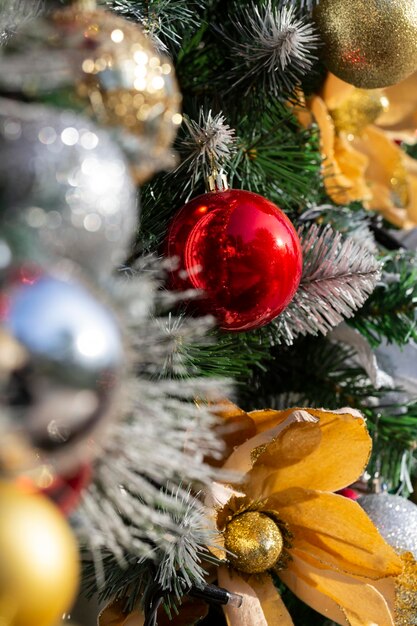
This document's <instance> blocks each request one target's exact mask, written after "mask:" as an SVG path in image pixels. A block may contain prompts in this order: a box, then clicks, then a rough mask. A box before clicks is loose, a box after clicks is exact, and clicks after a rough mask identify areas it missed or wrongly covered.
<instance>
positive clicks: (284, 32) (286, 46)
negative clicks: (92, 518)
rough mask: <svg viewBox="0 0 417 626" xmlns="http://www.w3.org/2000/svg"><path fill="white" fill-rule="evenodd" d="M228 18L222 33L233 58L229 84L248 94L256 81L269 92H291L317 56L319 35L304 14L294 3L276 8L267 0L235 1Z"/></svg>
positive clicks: (274, 94) (272, 93) (277, 94)
mask: <svg viewBox="0 0 417 626" xmlns="http://www.w3.org/2000/svg"><path fill="white" fill-rule="evenodd" d="M232 22H234V24H235V28H234V32H233V34H230V35H229V34H228V35H226V37H227V40H228V41H229V44H230V46H231V51H230V54H231V57H232V58H234V59H237V62H235V65H234V68H233V72H232V75H234V83H233V88H234V89H236V88H237V87H238V88H240V89H243V90H244V92H245V94H248V93H249V92H250V91H251V90H252V88H253V86H254V85H255V84H256V85H259V87H260V88H261V89H262V90H264V91H266V92H267V93H269V94H270V95H271V96H279V95H281V94H282V93H289V94H291V93H293V92H294V90H295V88H296V87H297V86H298V85H300V83H301V79H302V78H303V77H304V76H305V75H306V74H307V73H308V72H310V70H311V69H312V66H313V64H314V62H315V61H316V59H317V50H318V42H319V38H318V35H317V34H316V33H315V32H314V27H313V25H312V24H311V23H310V22H309V21H308V20H307V18H306V17H304V16H299V15H298V14H297V11H296V9H295V6H294V5H293V6H288V3H286V4H285V5H283V6H282V7H281V8H276V7H275V6H274V5H273V4H272V1H271V0H267V1H266V2H263V3H261V6H260V7H250V8H246V9H243V10H241V9H239V7H238V5H235V7H234V11H233V20H232Z"/></svg>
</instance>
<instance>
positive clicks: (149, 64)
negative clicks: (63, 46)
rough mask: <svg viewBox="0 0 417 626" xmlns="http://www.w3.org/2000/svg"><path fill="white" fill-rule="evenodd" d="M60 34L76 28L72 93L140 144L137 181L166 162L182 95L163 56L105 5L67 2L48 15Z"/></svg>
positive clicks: (136, 30)
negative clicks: (79, 55) (78, 55)
mask: <svg viewBox="0 0 417 626" xmlns="http://www.w3.org/2000/svg"><path fill="white" fill-rule="evenodd" d="M52 19H53V22H54V24H55V26H56V29H57V32H59V33H60V35H62V37H64V38H65V37H68V36H70V37H71V35H73V33H74V32H75V33H78V34H79V35H80V36H81V37H82V39H79V45H81V48H82V49H83V51H84V58H83V59H82V60H81V59H80V62H81V65H80V67H79V70H80V73H79V76H78V81H77V83H76V93H77V95H78V97H79V98H81V99H83V100H84V101H85V103H86V104H87V105H88V106H89V108H90V109H91V112H92V113H93V114H94V116H95V117H96V118H97V120H98V121H99V122H101V123H103V124H107V125H110V126H123V127H124V128H125V129H126V130H127V131H129V132H130V133H132V134H133V135H136V136H137V137H139V139H140V140H141V142H143V144H144V146H143V147H144V149H145V150H144V156H145V154H147V155H148V162H147V159H146V158H144V160H143V162H142V163H141V164H137V165H136V168H135V172H136V178H137V179H138V182H143V181H144V180H146V179H147V178H148V177H149V175H150V174H151V173H152V172H153V170H154V167H153V165H152V162H155V161H156V162H157V161H158V160H159V161H165V160H166V158H167V155H166V151H167V150H168V149H169V148H170V146H171V144H172V142H173V141H174V138H175V135H176V132H177V129H178V126H179V124H180V123H181V120H182V116H181V114H180V104H181V95H180V92H179V89H178V86H177V82H176V79H175V75H174V69H173V66H172V64H171V63H170V61H169V59H168V58H165V57H162V56H161V55H160V54H159V53H158V52H157V51H156V49H155V48H154V46H153V44H152V42H151V40H150V39H149V38H148V37H146V36H145V34H144V33H143V31H142V30H141V29H140V28H139V26H137V25H134V24H132V23H131V22H128V21H126V20H124V19H122V18H119V17H116V16H114V15H113V14H111V13H109V12H106V11H104V10H98V9H97V10H95V11H83V10H80V9H79V8H77V6H75V7H69V8H67V9H64V10H62V11H57V12H56V13H54V14H53V18H52Z"/></svg>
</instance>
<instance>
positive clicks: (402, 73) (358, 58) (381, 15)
mask: <svg viewBox="0 0 417 626" xmlns="http://www.w3.org/2000/svg"><path fill="white" fill-rule="evenodd" d="M314 21H315V23H316V26H317V28H318V30H319V33H320V36H321V40H322V43H323V47H322V58H323V61H324V63H325V64H326V66H327V67H328V69H329V70H330V71H331V72H333V74H335V75H336V76H338V77H339V78H341V79H342V80H344V81H346V82H347V83H351V84H352V85H355V86H356V87H362V88H364V89H374V88H379V87H387V86H388V85H394V84H396V83H398V82H400V81H401V80H403V79H405V78H406V77H407V76H409V75H410V74H412V73H413V72H414V71H415V70H416V69H417V0H389V1H384V2H381V0H320V3H319V4H318V6H317V7H316V8H315V10H314Z"/></svg>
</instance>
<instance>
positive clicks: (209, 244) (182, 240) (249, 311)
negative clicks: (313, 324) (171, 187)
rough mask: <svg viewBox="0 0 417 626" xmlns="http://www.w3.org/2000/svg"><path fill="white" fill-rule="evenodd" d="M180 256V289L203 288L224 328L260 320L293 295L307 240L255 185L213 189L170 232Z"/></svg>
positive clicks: (207, 305) (172, 248)
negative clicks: (252, 189) (254, 189)
mask: <svg viewBox="0 0 417 626" xmlns="http://www.w3.org/2000/svg"><path fill="white" fill-rule="evenodd" d="M167 252H168V256H170V257H178V258H179V270H178V271H176V272H175V273H174V274H173V279H172V286H173V287H174V288H175V289H187V288H193V289H198V290H202V291H203V292H204V293H205V300H204V304H203V308H204V309H205V310H206V311H208V312H210V313H213V314H214V315H215V316H216V317H217V319H218V322H219V324H220V326H221V328H223V329H225V330H230V331H245V330H250V329H252V328H259V327H260V326H263V325H264V324H267V323H268V322H270V321H271V320H272V319H273V318H274V317H276V316H277V315H279V313H281V312H282V311H283V309H284V308H285V307H286V306H287V305H288V304H289V302H290V301H291V299H292V298H293V296H294V294H295V292H296V290H297V287H298V285H299V283H300V279H301V272H302V253H301V246H300V242H299V239H298V236H297V233H296V232H295V229H294V227H293V225H292V224H291V222H290V221H289V219H288V218H287V217H286V215H285V214H284V213H283V212H282V211H281V210H280V209H279V208H278V207H277V206H276V205H275V204H273V203H272V202H270V201H269V200H267V199H266V198H263V197H262V196H259V195H258V194H255V193H252V192H249V191H240V190H236V189H230V190H229V191H221V192H210V193H207V194H204V195H202V196H199V197H198V198H195V199H193V200H191V202H189V203H187V204H186V205H185V206H184V207H183V208H182V209H181V210H180V212H179V213H178V214H177V216H176V217H175V218H174V220H173V222H172V224H171V227H170V231H169V234H168V246H167Z"/></svg>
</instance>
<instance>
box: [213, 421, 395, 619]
mask: <svg viewBox="0 0 417 626" xmlns="http://www.w3.org/2000/svg"><path fill="white" fill-rule="evenodd" d="M236 411H237V412H239V413H241V411H240V409H236ZM230 417H231V411H230V410H229V412H228V418H230ZM246 419H249V420H250V421H251V422H252V432H253V433H254V434H252V435H251V436H250V438H249V439H247V440H246V441H244V442H243V443H240V445H238V446H237V447H235V449H234V450H233V451H232V452H231V454H230V456H229V457H228V458H227V460H226V462H225V463H224V466H223V467H224V468H226V469H228V470H234V471H238V472H241V473H243V479H242V482H240V483H239V484H238V485H233V486H230V485H224V484H220V483H216V484H214V485H213V488H212V493H211V494H210V502H209V503H210V505H211V506H212V509H213V512H214V515H215V518H216V523H217V527H218V530H219V532H220V534H221V537H222V539H223V541H224V547H225V549H226V555H227V560H226V561H225V564H224V565H221V566H220V567H219V573H218V579H219V584H220V585H221V586H222V587H225V588H226V589H228V590H229V591H231V592H234V593H237V594H241V595H242V596H243V603H242V606H241V607H240V608H235V607H233V606H229V605H227V606H226V607H225V613H226V617H227V620H228V624H229V626H255V625H256V626H291V625H292V620H291V617H290V615H289V613H288V612H287V610H286V608H285V606H284V604H283V602H282V600H281V598H280V596H279V594H278V592H277V590H276V588H275V586H274V583H273V578H272V576H271V574H274V575H276V576H278V577H280V578H281V580H282V581H283V582H284V583H285V584H286V585H287V586H288V587H289V588H290V589H291V590H292V591H293V592H294V593H295V594H296V595H297V596H298V597H299V598H300V599H301V600H303V601H305V602H306V603H307V604H308V605H310V606H311V607H312V608H314V609H315V610H317V611H319V612H321V613H322V614H323V615H325V616H326V617H327V618H329V619H331V620H333V621H335V622H336V623H338V624H343V625H350V626H366V625H368V626H371V625H376V624H377V625H378V626H394V624H395V617H394V614H395V608H394V599H395V593H394V591H392V590H394V581H395V580H396V577H398V575H399V574H400V573H401V572H402V568H403V566H402V561H401V559H400V557H399V556H398V555H397V554H396V553H395V551H394V550H393V549H392V548H391V547H390V546H389V545H388V544H387V543H386V542H385V541H384V540H383V539H382V537H381V536H380V535H379V533H378V531H377V529H376V528H375V526H374V524H373V523H372V522H371V520H370V519H369V518H368V516H367V515H366V513H365V512H364V511H363V509H361V507H360V506H359V505H358V504H357V503H356V502H353V501H352V500H349V499H347V498H344V497H343V496H340V495H337V494H335V493H333V492H335V491H338V490H339V489H342V488H343V487H346V486H347V485H349V484H351V483H353V482H354V481H355V480H356V479H357V478H358V476H359V475H360V474H361V473H362V472H363V470H364V468H365V467H366V464H367V461H368V458H369V454H370V450H371V439H370V437H369V434H368V432H367V430H366V426H365V422H364V420H363V418H362V417H361V416H360V414H359V413H357V412H355V411H354V410H352V409H346V410H340V411H333V412H331V411H324V410H317V409H289V410H286V411H256V412H252V413H249V414H246ZM246 430H248V429H247V425H246ZM387 581H390V582H389V583H388V582H387ZM377 583H381V584H384V585H385V587H381V588H378V587H377ZM389 585H391V586H389ZM391 591H392V593H391ZM399 623H400V622H399Z"/></svg>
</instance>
